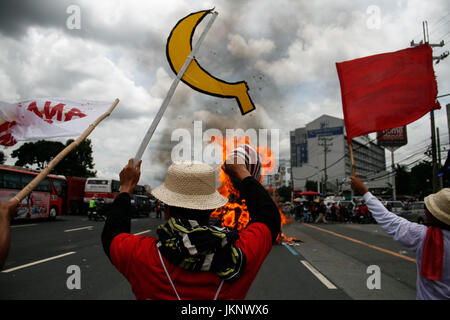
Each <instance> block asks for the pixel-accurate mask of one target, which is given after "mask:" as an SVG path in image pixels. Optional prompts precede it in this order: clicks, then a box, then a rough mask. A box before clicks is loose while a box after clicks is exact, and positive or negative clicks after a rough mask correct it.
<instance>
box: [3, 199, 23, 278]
mask: <svg viewBox="0 0 450 320" xmlns="http://www.w3.org/2000/svg"><path fill="white" fill-rule="evenodd" d="M18 208H19V206H18V205H15V204H13V203H11V202H5V201H0V270H2V269H3V266H4V265H5V262H6V258H7V257H8V253H9V248H10V247H11V233H10V228H9V224H10V222H11V220H12V218H13V217H14V216H15V215H16V214H17V210H18Z"/></svg>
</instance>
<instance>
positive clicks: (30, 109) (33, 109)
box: [27, 101, 43, 119]
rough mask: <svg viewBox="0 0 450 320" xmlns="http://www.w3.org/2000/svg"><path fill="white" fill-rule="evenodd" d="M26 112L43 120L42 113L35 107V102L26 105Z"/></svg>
mask: <svg viewBox="0 0 450 320" xmlns="http://www.w3.org/2000/svg"><path fill="white" fill-rule="evenodd" d="M27 110H28V111H32V112H34V113H35V114H36V115H37V116H38V117H39V118H41V119H42V118H43V115H42V113H41V112H40V111H39V109H38V107H37V104H36V101H33V102H32V103H30V104H29V105H28V108H27Z"/></svg>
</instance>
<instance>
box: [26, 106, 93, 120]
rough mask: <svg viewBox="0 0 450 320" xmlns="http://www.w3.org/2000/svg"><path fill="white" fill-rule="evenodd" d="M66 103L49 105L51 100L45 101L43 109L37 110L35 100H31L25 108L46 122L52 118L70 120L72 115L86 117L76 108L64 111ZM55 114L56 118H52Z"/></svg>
mask: <svg viewBox="0 0 450 320" xmlns="http://www.w3.org/2000/svg"><path fill="white" fill-rule="evenodd" d="M65 106H66V105H65V104H63V103H58V104H57V105H55V106H53V107H52V106H51V101H46V102H45V105H44V109H43V110H39V108H38V106H37V103H36V101H33V102H31V103H30V104H29V105H28V108H27V110H28V111H31V112H34V113H35V114H36V115H37V116H38V117H39V118H41V119H43V120H44V121H46V122H48V123H53V120H56V121H63V114H64V121H70V120H72V118H73V117H79V118H83V117H86V114H84V113H83V112H81V111H80V110H78V109H77V108H72V109H71V110H70V111H69V112H66V113H64V107H65ZM55 116H56V119H53V118H54V117H55Z"/></svg>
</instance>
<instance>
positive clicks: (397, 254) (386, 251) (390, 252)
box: [303, 223, 416, 263]
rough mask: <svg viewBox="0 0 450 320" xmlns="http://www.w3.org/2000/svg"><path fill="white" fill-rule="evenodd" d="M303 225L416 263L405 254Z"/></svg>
mask: <svg viewBox="0 0 450 320" xmlns="http://www.w3.org/2000/svg"><path fill="white" fill-rule="evenodd" d="M303 225H304V226H307V227H309V228H313V229H316V230H319V231H323V232H326V233H329V234H331V235H333V236H336V237H339V238H343V239H346V240H349V241H352V242H355V243H358V244H361V245H363V246H366V247H369V248H372V249H375V250H378V251H381V252H384V253H388V254H390V255H393V256H395V257H397V258H401V259H405V260H407V261H411V262H414V263H416V259H414V258H411V257H408V256H405V255H403V254H400V253H397V252H394V251H391V250H388V249H384V248H380V247H377V246H374V245H373V244H369V243H366V242H364V241H361V240H357V239H353V238H350V237H347V236H344V235H342V234H340V233H336V232H333V231H330V230H327V229H323V228H320V227H316V226H312V225H309V224H306V223H303Z"/></svg>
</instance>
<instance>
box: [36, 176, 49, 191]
mask: <svg viewBox="0 0 450 320" xmlns="http://www.w3.org/2000/svg"><path fill="white" fill-rule="evenodd" d="M35 190H36V191H43V192H52V187H51V186H50V180H48V178H46V179H44V180H43V181H42V182H41V183H39V185H38V186H37V187H36V189H35Z"/></svg>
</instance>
